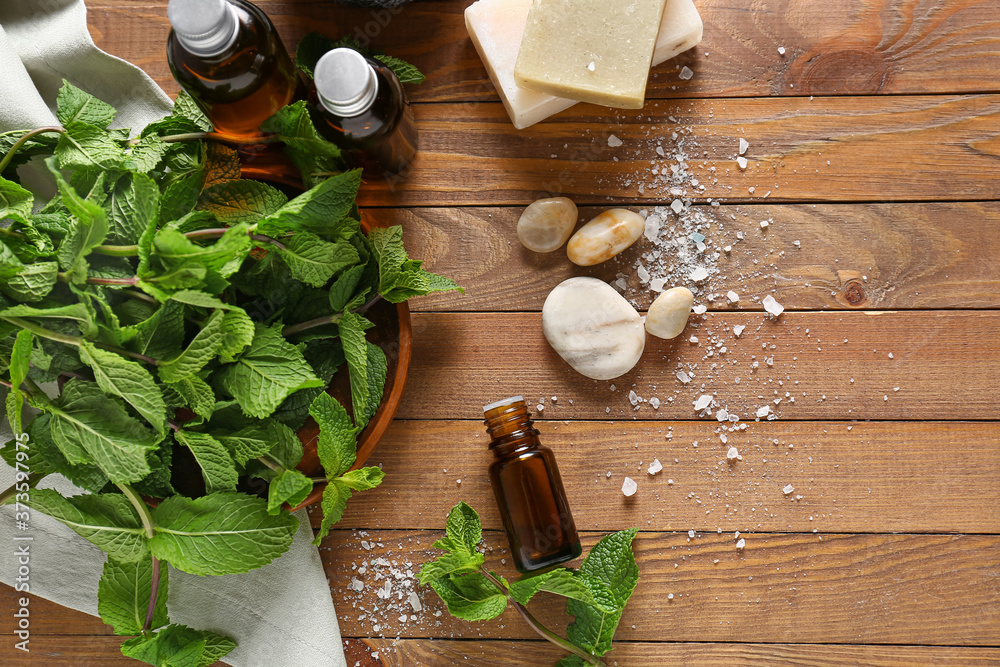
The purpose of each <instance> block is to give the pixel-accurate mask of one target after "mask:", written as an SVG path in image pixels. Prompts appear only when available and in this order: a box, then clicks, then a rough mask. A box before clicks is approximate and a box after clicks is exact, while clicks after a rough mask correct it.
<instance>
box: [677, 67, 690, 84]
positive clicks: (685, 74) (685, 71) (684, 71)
mask: <svg viewBox="0 0 1000 667" xmlns="http://www.w3.org/2000/svg"><path fill="white" fill-rule="evenodd" d="M677 76H679V77H680V78H681V79H683V80H684V81H687V80H689V79H691V78H692V77H694V71H692V69H691V68H690V67H688V66H687V65H685V66H684V67H682V68H681V73H680V74H678V75H677Z"/></svg>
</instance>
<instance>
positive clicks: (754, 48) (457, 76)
mask: <svg viewBox="0 0 1000 667" xmlns="http://www.w3.org/2000/svg"><path fill="white" fill-rule="evenodd" d="M257 4H258V5H259V6H260V7H261V8H262V9H264V10H265V11H266V12H268V13H269V14H270V16H271V18H272V20H273V21H274V22H275V24H276V25H277V27H278V30H279V32H280V33H281V34H282V36H283V38H284V40H285V43H286V44H287V45H289V46H290V47H294V45H295V44H296V43H298V40H299V39H300V38H301V37H302V35H304V34H305V33H307V32H309V31H311V30H319V31H321V32H324V33H326V34H329V35H331V36H334V37H339V36H340V35H343V34H352V35H355V36H358V37H360V38H361V39H362V40H364V41H366V42H370V43H371V44H372V45H374V46H376V47H381V48H383V49H386V50H388V51H389V52H390V53H392V54H393V55H395V56H398V57H400V58H404V59H406V60H409V61H411V62H413V63H415V64H416V65H417V66H418V67H420V68H421V69H422V70H423V71H424V72H425V73H426V74H427V75H428V80H427V81H426V82H425V83H424V84H423V85H421V86H419V87H414V88H413V89H412V95H413V97H414V99H415V100H417V101H435V102H456V101H469V100H479V101H494V100H496V99H497V97H496V93H495V92H494V90H493V86H492V84H491V83H490V82H489V79H488V78H487V77H486V72H485V70H484V69H483V66H482V64H481V62H480V60H479V57H478V55H477V54H476V52H475V50H474V49H473V48H472V45H471V43H470V41H469V38H468V34H467V32H466V29H465V22H464V20H463V17H462V12H463V11H464V9H465V7H466V6H467V5H468V4H470V3H469V2H468V1H467V0H462V1H460V2H459V1H452V2H420V3H416V4H413V5H410V6H408V7H406V8H404V9H403V10H402V11H401V12H399V13H398V14H395V15H394V14H393V13H390V12H385V11H383V12H374V11H371V10H364V9H352V8H347V7H342V6H338V5H336V4H334V3H332V2H329V1H328V0H300V1H297V2H291V1H281V2H278V1H274V0H260V1H259V2H258V3H257ZM164 5H165V3H162V2H148V1H146V2H139V1H136V0H94V1H93V2H90V3H89V8H90V15H89V23H90V27H91V31H92V32H93V33H94V37H95V39H96V41H97V43H98V45H100V46H101V47H102V48H106V49H108V50H109V51H111V52H112V53H114V54H115V55H119V56H121V57H123V58H126V59H128V60H131V61H132V62H135V63H137V64H139V65H140V66H141V67H143V68H144V69H145V70H146V71H147V72H149V74H150V75H151V76H153V77H154V78H155V79H156V80H157V82H158V83H159V84H160V85H161V86H163V87H164V88H165V89H167V90H168V91H169V92H171V93H173V92H176V90H177V86H176V84H175V83H174V81H173V79H172V78H171V76H170V73H169V71H168V69H167V66H166V62H165V59H164V58H163V50H164V49H163V44H164V42H165V40H166V37H167V33H168V31H169V27H168V23H167V21H166V12H165V9H164ZM697 6H698V9H699V11H700V12H701V15H702V18H703V20H704V23H705V35H704V38H703V41H702V43H701V44H700V45H699V46H698V47H697V48H695V49H692V50H690V51H688V52H686V53H684V54H681V55H680V56H678V57H677V58H674V59H673V60H671V61H669V62H667V63H664V64H663V65H661V66H659V67H657V68H655V69H654V70H653V74H652V76H651V77H650V84H649V89H648V92H647V96H648V98H649V99H662V98H671V97H751V96H759V95H843V94H850V95H864V94H918V93H954V92H983V91H996V90H997V81H996V72H997V71H998V70H1000V55H998V54H1000V7H998V6H997V4H996V3H995V2H992V1H991V0H952V1H950V2H947V3H938V2H933V1H932V0H879V1H876V0H841V1H839V2H836V3H816V2H803V1H802V0H774V1H773V2H768V3H767V5H766V9H765V8H764V7H763V6H762V7H761V9H765V10H764V11H752V12H748V11H747V8H746V7H745V6H744V5H742V4H734V3H731V2H726V1H725V0H699V1H698V3H697ZM782 46H783V47H785V49H786V51H785V53H784V55H782V54H779V53H778V47H782ZM683 66H689V67H691V69H693V70H694V71H695V76H694V78H693V79H691V80H689V81H682V80H681V79H679V78H678V77H677V73H678V71H679V70H680V68H681V67H683Z"/></svg>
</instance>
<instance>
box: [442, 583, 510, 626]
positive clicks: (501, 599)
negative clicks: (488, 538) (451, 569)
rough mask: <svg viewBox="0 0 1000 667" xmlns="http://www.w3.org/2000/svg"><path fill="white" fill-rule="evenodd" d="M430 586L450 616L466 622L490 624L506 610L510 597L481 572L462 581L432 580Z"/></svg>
mask: <svg viewBox="0 0 1000 667" xmlns="http://www.w3.org/2000/svg"><path fill="white" fill-rule="evenodd" d="M430 585H431V588H433V589H434V592H436V593H437V594H438V596H439V597H440V598H441V599H442V600H443V601H444V603H445V605H446V606H447V607H448V612H449V613H450V614H451V615H452V616H454V617H456V618H461V619H463V620H465V621H489V620H492V619H494V618H496V617H498V616H499V615H500V614H502V613H503V612H504V610H505V609H507V595H506V594H504V593H502V592H501V591H500V590H498V589H497V587H496V586H494V585H493V584H492V583H491V582H490V581H489V580H488V579H487V578H486V577H485V576H483V575H482V574H480V573H478V572H473V573H471V574H467V575H465V576H461V577H458V576H453V575H448V576H445V577H441V578H440V579H434V580H432V581H431V582H430Z"/></svg>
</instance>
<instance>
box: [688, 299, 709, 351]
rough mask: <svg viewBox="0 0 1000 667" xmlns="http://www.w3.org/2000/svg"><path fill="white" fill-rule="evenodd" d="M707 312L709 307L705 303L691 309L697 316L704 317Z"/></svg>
mask: <svg viewBox="0 0 1000 667" xmlns="http://www.w3.org/2000/svg"><path fill="white" fill-rule="evenodd" d="M706 310H708V306H706V305H705V304H703V303H699V304H698V305H697V306H695V307H694V308H692V309H691V312H692V313H694V314H695V315H704V314H705V311H706ZM695 342H698V341H695Z"/></svg>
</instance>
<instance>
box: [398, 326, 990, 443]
mask: <svg viewBox="0 0 1000 667" xmlns="http://www.w3.org/2000/svg"><path fill="white" fill-rule="evenodd" d="M735 325H744V326H746V329H745V330H744V331H743V333H742V336H741V337H739V338H737V337H736V336H735V335H734V334H733V332H732V327H733V326H735ZM998 325H1000V313H998V312H997V311H897V312H878V313H855V312H846V313H834V312H826V313H823V312H819V313H817V312H798V313H784V314H782V315H781V317H780V318H779V319H778V320H777V321H775V320H774V319H773V318H771V317H770V316H769V315H766V314H757V313H708V314H706V315H705V316H692V317H691V320H690V321H689V322H688V328H687V329H685V331H684V333H682V334H681V336H679V337H678V338H675V339H673V340H672V341H664V340H661V339H659V338H655V337H653V336H647V341H646V349H645V352H644V353H643V357H642V359H640V360H639V363H638V364H637V365H636V367H635V369H633V370H632V371H631V372H630V373H627V374H626V375H623V376H622V377H620V378H617V379H615V380H612V381H609V382H597V381H595V380H589V379H587V378H585V377H583V376H582V375H579V374H578V373H576V372H574V371H572V370H571V369H570V368H569V366H568V365H567V364H566V363H565V362H564V361H563V360H562V359H561V358H559V356H558V355H557V354H556V353H555V351H553V350H552V348H551V347H549V345H548V343H547V342H546V341H545V338H544V337H543V335H542V330H541V329H542V328H541V317H540V315H538V314H534V313H498V314H493V313H481V314H452V313H417V314H415V315H414V316H413V336H414V348H413V363H412V365H411V367H410V377H409V380H408V384H407V391H406V394H405V395H404V397H403V402H402V404H401V406H400V409H399V412H398V413H397V417H399V418H403V419H477V418H479V417H480V416H481V415H482V411H481V408H482V406H483V405H485V404H487V403H489V402H491V401H493V400H496V399H498V398H503V397H506V396H509V395H511V394H523V395H524V396H526V397H527V398H528V400H529V401H531V402H532V404H534V403H535V402H536V401H537V400H538V399H539V398H543V397H550V396H558V397H559V408H558V410H553V411H551V412H550V413H547V414H546V417H547V418H552V417H555V418H558V419H614V420H618V419H628V420H632V419H693V418H695V417H696V413H695V412H694V410H693V404H694V401H695V400H696V399H697V398H698V397H699V396H700V395H702V394H706V393H707V394H712V395H714V396H715V400H716V401H717V403H718V404H719V406H720V407H724V408H726V409H727V410H728V411H729V412H730V413H732V414H736V415H738V416H739V417H740V418H741V419H743V420H744V421H747V420H749V421H753V420H754V415H755V413H756V411H757V409H758V408H760V407H761V406H763V405H765V404H767V405H769V406H770V407H771V409H772V411H773V412H775V413H777V415H778V416H779V417H780V419H781V420H805V419H852V420H864V419H899V420H920V419H946V420H954V419H996V418H997V417H998V403H997V394H998V392H1000V376H998V374H997V372H996V363H995V360H996V359H998V358H1000V340H998V338H997V336H996V330H997V326H998ZM692 336H694V337H695V338H696V339H697V341H698V342H697V343H692V342H690V340H691V337H692ZM845 340H846V341H847V342H846V343H845V342H844V341H845ZM442 341H447V344H446V345H442ZM722 347H725V348H726V352H725V353H722V351H721V348H722ZM710 353H711V354H710ZM890 355H892V356H891V358H890ZM768 359H773V366H772V365H769V364H768ZM754 363H757V364H758V367H757V368H754V367H753V364H754ZM680 370H684V372H686V373H692V372H693V373H694V374H695V376H694V378H693V379H692V381H691V382H690V383H689V384H686V385H685V384H682V383H681V382H680V381H679V380H678V379H677V378H676V373H677V372H678V371H680ZM737 379H738V380H739V382H738V383H737ZM611 385H614V386H615V389H616V390H615V391H611ZM897 387H898V388H899V390H898V391H897V390H896V388H897ZM629 391H635V392H636V394H637V395H638V396H639V397H641V398H643V399H645V400H647V401H648V400H649V399H650V398H651V397H658V398H659V399H660V401H661V404H660V407H659V409H654V408H653V407H651V405H649V404H648V403H641V404H639V405H638V409H634V408H633V406H632V404H631V403H630V401H629V397H628V393H629ZM786 393H787V394H788V395H787V396H786ZM777 399H780V401H781V402H780V403H778V404H775V403H774V401H775V400H777ZM790 399H795V400H794V402H793V401H791V400H790ZM713 421H714V420H713ZM774 428H776V429H780V428H783V426H782V423H781V421H778V422H775V423H774Z"/></svg>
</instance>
